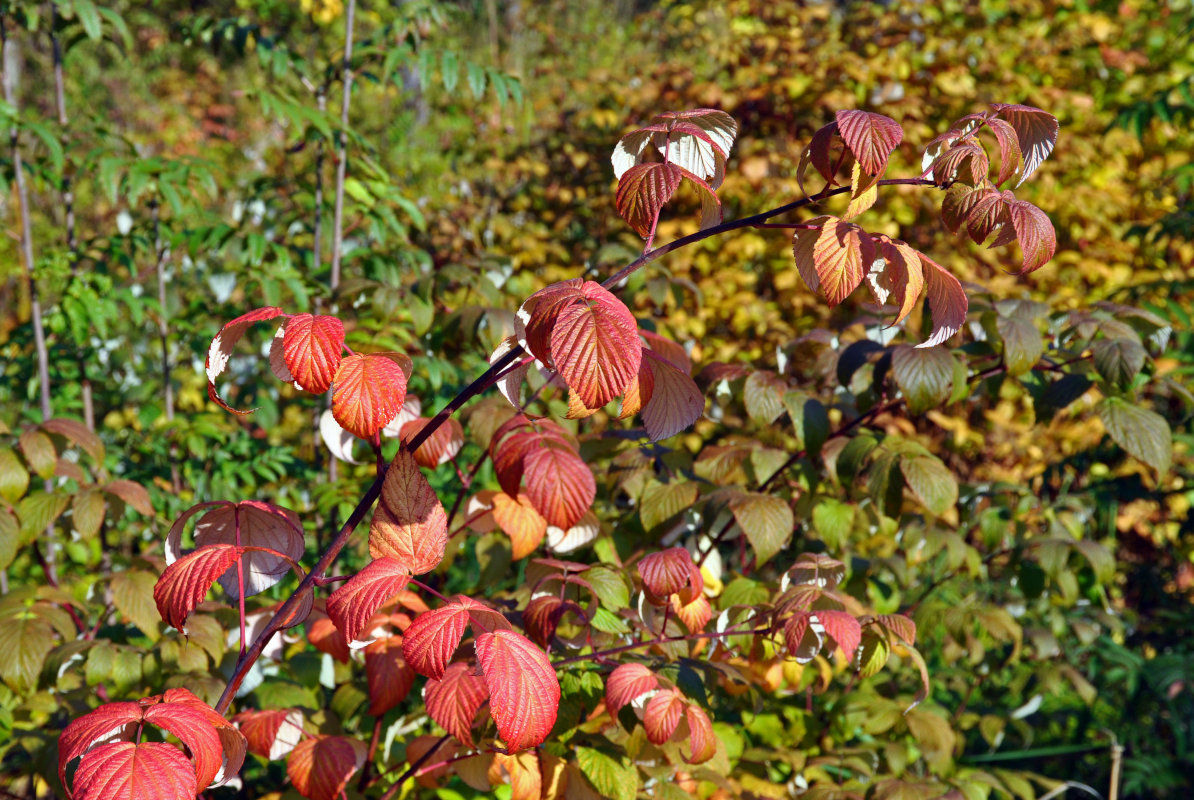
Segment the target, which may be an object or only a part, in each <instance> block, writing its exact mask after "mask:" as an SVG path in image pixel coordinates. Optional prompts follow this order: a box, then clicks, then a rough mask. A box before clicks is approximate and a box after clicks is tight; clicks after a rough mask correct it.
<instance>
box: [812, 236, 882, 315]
mask: <svg viewBox="0 0 1194 800" xmlns="http://www.w3.org/2000/svg"><path fill="white" fill-rule="evenodd" d="M813 261H814V264H815V266H816V270H817V278H818V281H819V284H820V291H821V294H822V295H823V296H824V297H825V299H826V300H828V301H829V305H830V306H836V305H837V304H839V303H841V302H842V301H843V300H845V299H846V298H847V297H849V296H850V293H851V292H853V291H854V289H855V288H857V287H858V284H860V283H862V279H863V277H864V276H865V275H866V273H867V270H868V269H869V268H870V266H871V264H873V263H874V261H875V246H874V244H873V243H872V241H871V237H870V236H869V235H867V233H866V232H865V231H864V230H863V229H862V228H860V227H858V226H857V225H854V224H852V223H849V222H843V221H841V220H839V219H836V218H833V217H830V218H829V219H828V220H826V221H825V224H824V225H823V226H822V228H821V233H820V234H819V235H818V236H817V242H816V244H815V245H814V246H813Z"/></svg>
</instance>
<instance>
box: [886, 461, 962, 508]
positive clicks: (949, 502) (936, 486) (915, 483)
mask: <svg viewBox="0 0 1194 800" xmlns="http://www.w3.org/2000/svg"><path fill="white" fill-rule="evenodd" d="M900 472H901V473H903V475H904V480H905V481H906V482H907V484H908V488H909V489H911V490H912V494H914V495H916V499H917V500H919V501H920V502H921V503H923V504H924V507H925V508H927V509H928V510H929V511H930V512H931V513H933V514H935V515H937V516H940V515H941V514H944V513H945V512H946V511H948V510H949V509H951V508H953V507H954V505H955V504H956V503H957V502H958V480H957V478H955V477H954V474H953V473H952V472H950V471H949V468H948V467H946V466H945V464H943V463H941V460H940V459H938V458H936V457H934V456H913V457H905V458H901V459H900Z"/></svg>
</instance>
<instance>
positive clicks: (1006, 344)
mask: <svg viewBox="0 0 1194 800" xmlns="http://www.w3.org/2000/svg"><path fill="white" fill-rule="evenodd" d="M995 329H996V330H997V331H998V332H999V336H1000V338H1001V339H1003V362H1004V364H1005V365H1006V366H1007V374H1008V375H1011V376H1019V375H1023V374H1024V373H1026V372H1028V371H1029V370H1031V369H1032V368H1033V366H1035V365H1036V362H1037V361H1039V360H1040V358H1041V355H1042V354H1043V353H1044V352H1045V342H1044V339H1043V338H1042V337H1041V332H1040V330H1038V329H1037V327H1036V325H1035V324H1034V323H1033V321H1032V320H1031V319H1027V318H1026V317H1024V316H1021V315H1016V316H1011V317H1005V316H1003V315H1000V316H998V317H996V318H995Z"/></svg>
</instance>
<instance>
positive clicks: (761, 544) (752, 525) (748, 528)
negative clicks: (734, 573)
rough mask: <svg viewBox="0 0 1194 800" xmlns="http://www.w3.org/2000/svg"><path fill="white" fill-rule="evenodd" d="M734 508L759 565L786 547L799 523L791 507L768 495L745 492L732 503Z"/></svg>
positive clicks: (735, 516)
mask: <svg viewBox="0 0 1194 800" xmlns="http://www.w3.org/2000/svg"><path fill="white" fill-rule="evenodd" d="M730 511H732V512H733V514H734V521H735V522H736V523H738V527H740V528H741V529H742V532H743V533H744V534H746V539H747V541H749V542H750V546H751V547H752V548H754V551H755V564H756V565H758V566H762V565H763V564H765V563H767V562H768V561H770V560H771V557H772V556H774V555H775V554H776V553H778V552H779V551H780V550H782V549H783V547H784V544H785V543H786V542H787V541H788V538H789V537H790V536H791V535H792V531H793V529H794V528H795V526H796V520H795V517H794V516H793V514H792V509H791V507H790V506H789V505H788V504H787V503H786V502H784V500H782V499H781V498H778V497H773V496H771V495H768V494H759V493H753V492H752V493H742V494H740V495H739V496H738V497H736V498H734V499H733V500H732V501H731V502H730Z"/></svg>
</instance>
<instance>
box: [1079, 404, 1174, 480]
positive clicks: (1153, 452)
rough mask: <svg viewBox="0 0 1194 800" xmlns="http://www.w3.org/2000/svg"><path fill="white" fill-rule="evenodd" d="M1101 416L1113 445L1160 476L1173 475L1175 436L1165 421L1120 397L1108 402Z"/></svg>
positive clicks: (1156, 414)
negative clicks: (1171, 463) (1170, 468)
mask: <svg viewBox="0 0 1194 800" xmlns="http://www.w3.org/2000/svg"><path fill="white" fill-rule="evenodd" d="M1098 412H1099V419H1101V420H1102V421H1103V427H1105V428H1106V429H1107V433H1108V435H1110V436H1111V440H1112V441H1113V442H1115V443H1116V444H1117V445H1119V446H1120V447H1122V448H1123V449H1124V450H1126V451H1127V452H1128V453H1129V454H1130V455H1132V456H1135V457H1136V458H1138V459H1140V460H1141V461H1143V462H1144V463H1145V464H1147V465H1148V466H1150V467H1152V468H1153V469H1155V470H1156V471H1157V472H1158V473H1159V474H1162V475H1164V474H1165V473H1166V472H1168V471H1169V464H1170V461H1172V459H1173V434H1172V432H1171V431H1170V429H1169V423H1168V422H1166V421H1165V418H1164V417H1162V416H1161V415H1160V414H1158V413H1156V412H1155V411H1150V410H1148V409H1147V408H1141V407H1140V406H1137V405H1133V404H1131V403H1129V402H1128V401H1126V400H1124V399H1122V398H1119V397H1107V398H1104V399H1103V400H1102V401H1101V402H1100V403H1099V405H1098Z"/></svg>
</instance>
